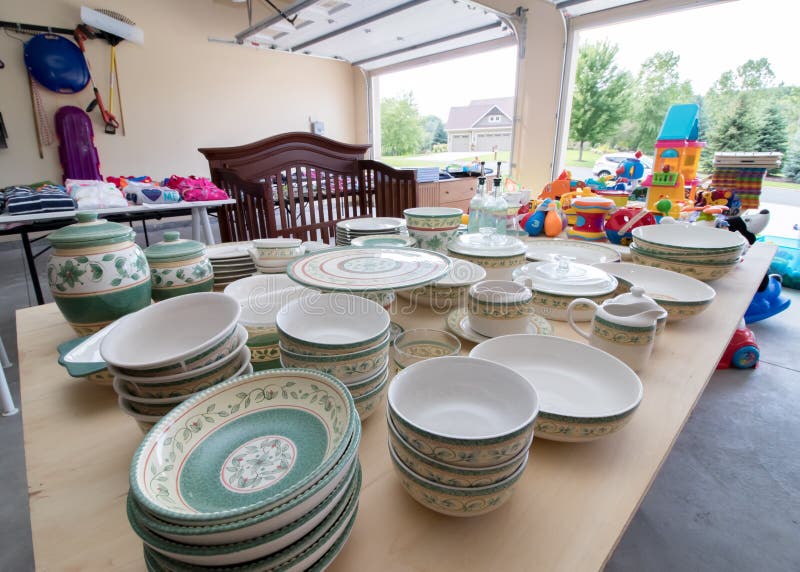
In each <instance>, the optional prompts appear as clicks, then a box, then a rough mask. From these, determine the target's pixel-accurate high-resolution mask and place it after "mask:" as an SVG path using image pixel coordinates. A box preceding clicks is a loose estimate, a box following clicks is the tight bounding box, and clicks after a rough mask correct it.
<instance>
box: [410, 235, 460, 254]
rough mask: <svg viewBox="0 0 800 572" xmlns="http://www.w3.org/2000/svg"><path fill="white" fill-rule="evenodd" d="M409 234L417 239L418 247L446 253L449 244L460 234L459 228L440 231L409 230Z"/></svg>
mask: <svg viewBox="0 0 800 572" xmlns="http://www.w3.org/2000/svg"><path fill="white" fill-rule="evenodd" d="M408 234H409V235H411V236H413V237H414V238H416V239H417V248H423V249H425V250H433V251H435V252H442V253H445V254H446V253H447V245H448V244H449V243H450V241H451V240H453V238H455V236H456V235H457V234H458V229H456V230H443V231H439V232H431V231H420V232H418V231H416V230H409V231H408Z"/></svg>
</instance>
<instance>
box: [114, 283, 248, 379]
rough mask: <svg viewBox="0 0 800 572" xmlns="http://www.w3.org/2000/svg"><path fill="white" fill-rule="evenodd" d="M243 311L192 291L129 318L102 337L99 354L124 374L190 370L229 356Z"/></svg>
mask: <svg viewBox="0 0 800 572" xmlns="http://www.w3.org/2000/svg"><path fill="white" fill-rule="evenodd" d="M240 313H241V308H240V307H239V304H238V303H237V302H236V300H234V299H233V298H231V297H230V296H225V295H224V294H218V293H215V292H196V293H194V294H186V295H185V296H178V297H176V298H170V299H168V300H163V301H161V302H158V303H156V304H153V305H151V306H148V307H147V308H144V309H142V310H139V311H138V312H136V313H135V314H131V315H130V316H127V317H126V318H125V320H123V321H122V322H121V323H120V324H119V325H117V326H116V327H115V328H113V329H112V330H111V331H110V332H109V333H108V335H107V336H106V337H105V338H103V341H102V343H101V344H100V355H101V356H102V357H103V360H104V361H105V362H106V363H107V364H109V365H111V366H114V367H115V368H116V369H117V370H119V371H120V372H122V373H123V374H125V375H133V376H137V377H145V376H153V375H155V376H164V375H170V374H175V373H180V372H186V371H191V370H193V369H197V368H200V367H203V366H204V365H207V364H210V363H213V362H215V361H218V360H219V359H222V358H223V357H224V356H226V355H228V354H229V353H230V352H231V350H233V348H234V347H235V346H236V343H237V342H238V338H236V337H235V336H234V333H235V331H236V322H237V321H238V319H239V314H240Z"/></svg>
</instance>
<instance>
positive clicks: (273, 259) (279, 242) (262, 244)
mask: <svg viewBox="0 0 800 572" xmlns="http://www.w3.org/2000/svg"><path fill="white" fill-rule="evenodd" d="M253 247H254V248H251V249H250V250H249V253H250V258H252V260H253V264H255V265H256V270H258V271H259V272H260V273H261V274H280V273H285V272H286V267H287V266H288V265H289V263H290V262H291V261H293V260H294V259H295V258H298V257H300V256H302V255H303V254H305V251H306V247H305V246H303V241H302V240H300V239H299V238H259V239H256V240H254V241H253Z"/></svg>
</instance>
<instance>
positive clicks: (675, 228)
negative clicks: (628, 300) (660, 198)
mask: <svg viewBox="0 0 800 572" xmlns="http://www.w3.org/2000/svg"><path fill="white" fill-rule="evenodd" d="M746 245H747V240H746V239H745V238H744V237H743V236H742V235H741V234H739V233H738V232H730V231H728V230H725V229H721V228H711V227H708V226H694V225H692V226H689V225H685V224H658V225H650V226H640V227H638V228H635V229H633V242H632V243H631V245H630V249H631V257H632V258H633V261H634V262H636V263H637V264H644V265H645V266H653V267H655V268H663V269H665V270H672V271H673V272H680V273H681V274H686V275H687V276H691V277H692V278H697V279H698V280H703V281H705V282H707V281H710V280H716V279H718V278H722V277H723V276H725V275H726V274H727V273H728V272H730V271H731V270H732V269H734V268H735V267H736V265H737V264H738V263H739V261H740V260H741V257H742V252H743V251H744V249H745V247H746Z"/></svg>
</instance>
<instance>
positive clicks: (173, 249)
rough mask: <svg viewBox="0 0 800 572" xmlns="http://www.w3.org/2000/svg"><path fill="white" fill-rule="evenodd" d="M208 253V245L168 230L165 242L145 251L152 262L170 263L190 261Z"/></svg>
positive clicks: (165, 234)
mask: <svg viewBox="0 0 800 572" xmlns="http://www.w3.org/2000/svg"><path fill="white" fill-rule="evenodd" d="M205 252H206V245H205V244H203V243H202V242H198V241H196V240H189V239H186V238H181V233H180V232H178V231H177V230H168V231H167V232H165V233H164V240H163V241H162V242H159V243H158V244H154V245H153V246H150V247H148V248H146V249H145V250H144V254H145V256H146V257H147V260H148V261H150V262H170V261H173V260H188V259H190V258H195V257H197V256H201V255H203V254H205Z"/></svg>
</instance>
